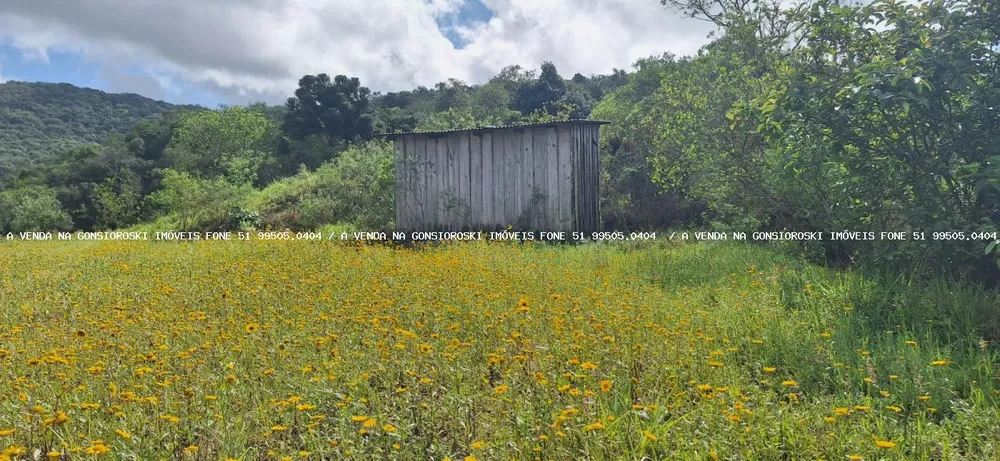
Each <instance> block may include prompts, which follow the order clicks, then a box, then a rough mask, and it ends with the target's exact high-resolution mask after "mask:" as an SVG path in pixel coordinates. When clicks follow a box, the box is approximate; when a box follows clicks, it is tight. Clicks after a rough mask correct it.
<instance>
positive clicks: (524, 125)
mask: <svg viewBox="0 0 1000 461" xmlns="http://www.w3.org/2000/svg"><path fill="white" fill-rule="evenodd" d="M566 123H592V124H598V125H608V124H611V123H612V122H610V121H607V120H588V119H569V120H552V121H550V122H534V123H521V124H513V125H498V126H480V127H475V128H455V129H451V130H430V131H394V132H390V133H376V134H374V135H372V136H374V137H378V138H391V137H397V136H405V135H408V134H449V133H461V132H465V131H490V130H503V129H508V128H534V127H543V126H548V125H560V124H566Z"/></svg>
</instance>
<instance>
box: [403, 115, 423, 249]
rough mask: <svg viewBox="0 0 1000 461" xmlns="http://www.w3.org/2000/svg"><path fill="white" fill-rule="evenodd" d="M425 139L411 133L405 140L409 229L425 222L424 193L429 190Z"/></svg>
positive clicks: (407, 219)
mask: <svg viewBox="0 0 1000 461" xmlns="http://www.w3.org/2000/svg"><path fill="white" fill-rule="evenodd" d="M423 149H424V143H423V139H422V137H421V136H419V135H409V136H407V137H406V141H405V142H404V149H403V150H404V151H405V152H406V164H407V168H406V182H407V185H406V206H407V217H406V218H405V219H406V221H407V229H408V230H412V229H414V228H418V227H420V226H422V225H423V224H424V219H425V217H424V213H423V211H424V210H423V208H424V205H425V201H424V194H425V193H426V190H427V167H426V165H423V164H422V163H423V158H422V157H423Z"/></svg>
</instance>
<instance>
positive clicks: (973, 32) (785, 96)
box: [0, 0, 1000, 280]
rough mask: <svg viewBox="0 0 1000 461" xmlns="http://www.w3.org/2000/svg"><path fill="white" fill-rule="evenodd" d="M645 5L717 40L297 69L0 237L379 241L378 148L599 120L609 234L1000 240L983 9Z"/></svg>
mask: <svg viewBox="0 0 1000 461" xmlns="http://www.w3.org/2000/svg"><path fill="white" fill-rule="evenodd" d="M661 3H663V4H664V5H665V7H668V8H672V9H674V10H676V11H680V12H682V13H684V14H686V15H689V16H691V17H693V18H697V19H701V20H706V21H711V22H712V23H714V24H715V25H716V32H715V33H714V35H713V38H712V41H711V42H710V43H709V44H708V45H706V46H704V47H703V48H702V49H700V50H699V51H698V52H697V53H696V54H695V55H693V56H684V57H677V56H674V55H670V54H666V55H662V56H651V57H648V58H644V59H640V60H638V61H637V62H636V63H635V64H634V66H633V68H632V69H631V70H630V71H625V70H616V71H614V72H613V73H612V74H610V75H595V76H589V77H585V76H583V75H580V74H576V75H573V76H572V77H571V78H564V77H563V76H561V75H559V73H558V71H557V70H556V67H555V66H554V65H553V64H551V63H543V64H542V66H541V68H540V69H539V71H537V72H536V71H534V70H528V69H524V68H521V67H518V66H510V67H507V68H504V69H503V70H502V71H500V72H499V73H498V74H497V75H496V76H495V77H493V78H492V79H490V80H489V81H487V82H485V83H483V84H479V85H469V84H467V83H465V82H461V81H458V80H454V79H452V80H448V81H446V82H441V83H439V84H437V85H435V86H434V87H432V88H425V87H419V88H416V89H414V90H409V91H399V92H392V93H386V94H378V93H372V92H371V91H369V90H368V89H367V88H365V87H364V86H363V85H362V84H361V82H360V81H358V79H356V78H349V77H347V76H342V75H341V76H336V77H333V78H330V77H329V76H327V75H323V74H321V75H309V76H305V77H303V78H302V79H301V80H300V82H299V87H298V89H297V90H296V91H295V94H294V96H292V97H291V98H289V100H288V102H287V104H285V105H284V106H279V107H272V106H267V105H263V104H256V105H251V106H248V107H227V108H221V109H219V110H214V111H208V110H185V111H179V112H172V113H168V114H166V115H163V116H160V117H158V118H156V119H154V120H148V121H142V122H139V123H138V124H136V125H135V126H134V127H133V128H132V129H131V130H130V131H129V132H128V133H127V134H125V135H123V136H112V137H110V138H108V139H107V140H106V141H105V142H103V143H102V144H100V145H87V146H81V147H75V148H72V149H65V150H63V151H61V152H60V153H59V155H58V158H57V160H55V161H52V162H49V163H46V164H45V165H42V166H37V167H34V168H32V169H29V170H24V171H21V172H19V173H18V174H17V175H16V176H14V177H11V176H10V175H8V176H7V177H5V178H2V179H0V188H2V191H0V214H2V216H0V229H3V230H7V229H17V228H24V227H25V226H27V227H32V226H34V227H35V228H37V227H61V228H69V227H74V228H80V229H92V228H118V227H128V226H136V225H143V223H146V224H148V223H155V222H159V223H160V225H173V226H180V227H184V226H187V227H197V226H203V228H211V227H220V228H222V227H240V226H243V227H259V228H267V227H289V228H296V227H301V228H315V227H317V226H324V225H353V226H375V227H387V226H388V225H390V224H391V217H392V190H393V187H392V184H393V181H394V178H393V171H392V153H391V150H390V149H389V147H388V146H386V145H385V144H384V143H381V142H379V141H377V140H372V137H373V134H376V133H385V132H398V131H410V130H415V129H449V128H469V127H474V126H483V125H501V124H510V123H518V122H534V121H545V120H553V119H566V118H587V117H589V118H595V119H603V120H608V121H611V122H613V124H612V125H609V126H607V127H605V128H604V130H603V132H602V156H601V157H602V198H601V199H602V219H603V220H604V225H605V226H606V227H607V228H614V229H656V228H665V227H675V228H680V227H698V228H702V229H715V230H736V231H744V232H750V231H755V230H796V231H813V230H824V231H847V230H849V231H861V232H865V231H876V232H880V231H903V232H922V233H924V235H926V236H930V235H932V233H933V232H940V231H961V232H966V233H967V234H971V233H972V232H974V231H986V232H989V231H992V232H996V231H997V222H998V220H1000V167H998V165H997V163H998V160H1000V144H998V143H997V142H995V139H997V134H998V130H1000V110H997V109H998V105H1000V82H998V75H1000V72H998V66H1000V64H998V49H1000V26H998V24H1000V13H998V8H997V6H996V5H995V4H994V3H993V2H989V1H986V0H971V1H956V0H932V1H927V2H923V3H920V4H911V3H908V2H902V1H897V0H876V1H872V2H867V3H863V4H856V3H852V4H846V3H842V2H839V1H836V0H817V1H808V2H796V3H794V4H792V5H786V4H784V3H782V2H779V1H776V0H662V1H661ZM354 174H361V177H360V178H359V177H356V176H354ZM33 220H34V221H33ZM794 249H795V250H796V251H800V252H802V253H803V254H805V255H807V256H809V257H812V258H817V259H822V260H825V261H827V262H831V263H856V262H868V263H873V264H881V265H885V264H891V265H896V264H899V265H904V266H905V267H919V268H922V270H927V271H933V270H941V269H943V268H944V269H945V270H952V268H962V269H968V270H969V271H971V273H974V274H976V275H977V276H981V277H984V278H991V279H994V280H995V279H996V277H997V274H998V272H1000V271H998V270H997V260H998V258H997V256H998V252H1000V245H990V242H986V241H970V240H934V239H930V238H928V239H926V240H910V241H906V242H902V243H900V242H893V243H892V244H878V243H875V244H873V243H870V242H851V241H838V242H822V243H812V244H809V245H803V246H801V247H795V248H794Z"/></svg>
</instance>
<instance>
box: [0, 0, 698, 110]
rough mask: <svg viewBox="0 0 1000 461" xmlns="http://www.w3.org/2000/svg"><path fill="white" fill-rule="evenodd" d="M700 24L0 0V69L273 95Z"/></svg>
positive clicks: (511, 59)
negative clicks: (335, 79)
mask: <svg viewBox="0 0 1000 461" xmlns="http://www.w3.org/2000/svg"><path fill="white" fill-rule="evenodd" d="M709 32H710V28H709V27H708V26H707V25H706V24H705V23H704V22H701V21H698V20H694V19H687V18H683V17H681V16H680V15H678V14H676V13H674V12H672V11H670V10H667V9H666V8H664V7H663V6H661V5H660V2H659V1H658V0H2V1H0V81H4V80H22V81H46V82H69V83H72V84H75V85H78V86H86V87H92V88H98V89H102V90H105V91H111V92H130V93H138V94H141V95H144V96H147V97H151V98H156V99H163V100H167V101H170V102H177V103H195V104H202V105H206V106H209V107H215V106H216V105H218V104H242V103H246V102H251V101H257V100H262V101H267V102H271V103H280V102H282V101H284V99H285V98H287V97H288V96H289V95H290V94H291V93H292V92H293V91H294V89H295V87H296V82H297V81H298V79H299V77H301V76H302V75H304V74H310V73H313V74H314V73H320V72H325V73H328V74H330V75H336V74H347V75H349V76H357V77H359V78H360V79H361V81H362V84H364V85H366V86H368V87H369V88H371V89H372V90H375V91H382V92H387V91H396V90H402V89H411V88H413V87H415V86H417V85H425V86H431V85H433V84H434V83H436V82H439V81H443V80H446V79H448V78H450V77H453V78H458V79H461V80H464V81H466V82H469V83H481V82H483V81H485V80H487V79H488V78H489V77H491V76H492V75H494V74H495V73H496V72H497V71H498V70H500V69H501V68H502V67H504V66H506V65H509V64H520V65H522V66H524V67H526V68H532V69H536V68H538V67H539V64H540V63H541V62H542V61H546V60H548V61H552V62H554V63H555V64H556V67H557V68H558V69H559V72H560V73H561V74H563V75H564V76H571V75H573V74H574V73H576V72H580V73H582V74H584V75H589V74H593V73H607V72H610V71H611V70H612V69H613V68H630V67H631V64H632V63H633V62H634V61H635V60H636V59H637V58H641V57H646V56H650V55H659V54H662V53H664V52H672V53H674V54H677V55H684V54H691V53H693V52H695V51H696V50H697V49H698V47H700V46H701V45H703V44H704V43H706V42H707V38H706V36H707V34H708V33H709Z"/></svg>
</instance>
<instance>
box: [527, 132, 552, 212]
mask: <svg viewBox="0 0 1000 461" xmlns="http://www.w3.org/2000/svg"><path fill="white" fill-rule="evenodd" d="M546 130H547V129H546V128H533V129H532V130H531V175H532V176H531V177H532V181H531V189H532V196H533V197H537V198H536V199H535V200H532V203H531V205H532V209H531V213H532V216H533V218H534V219H533V220H532V223H531V224H532V226H533V227H534V228H535V229H536V230H544V231H548V230H552V227H550V226H549V225H548V224H549V222H548V203H549V200H550V198H551V195H550V194H549V191H548V188H547V187H546V185H547V183H546V179H547V173H546V169H547V168H546V167H547V166H548V162H547V159H546V158H545V142H546V141H547V138H546V136H545V132H546Z"/></svg>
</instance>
